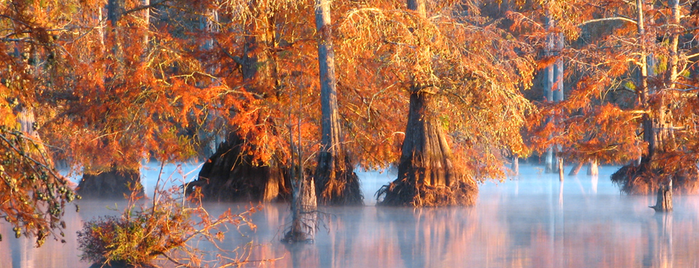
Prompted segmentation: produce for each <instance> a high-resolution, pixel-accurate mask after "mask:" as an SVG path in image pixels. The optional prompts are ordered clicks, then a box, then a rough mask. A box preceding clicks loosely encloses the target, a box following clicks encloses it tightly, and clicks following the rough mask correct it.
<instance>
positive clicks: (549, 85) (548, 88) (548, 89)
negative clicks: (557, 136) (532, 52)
mask: <svg viewBox="0 0 699 268" xmlns="http://www.w3.org/2000/svg"><path fill="white" fill-rule="evenodd" d="M553 27H554V21H553V18H551V17H550V16H547V17H546V29H547V30H548V31H550V30H551V28H553ZM556 39H557V38H556V37H555V35H554V34H553V33H549V34H548V35H547V36H546V46H545V47H544V56H545V57H553V56H555V55H554V49H555V46H556ZM556 67H557V64H552V65H549V66H547V67H546V69H545V70H544V72H545V74H546V76H545V78H544V97H545V98H546V101H550V102H555V101H556V99H555V97H554V86H556V71H557V68H556ZM552 120H553V118H552V117H549V118H547V119H546V121H548V122H550V121H552ZM551 123H552V124H555V123H556V122H551ZM555 149H556V148H555V146H549V148H548V149H547V150H546V163H545V167H544V172H546V173H554V172H556V170H557V165H556V164H554V159H555V158H556V157H555V155H556V153H555V152H554V151H555Z"/></svg>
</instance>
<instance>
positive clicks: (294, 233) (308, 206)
mask: <svg viewBox="0 0 699 268" xmlns="http://www.w3.org/2000/svg"><path fill="white" fill-rule="evenodd" d="M317 204H318V203H317V199H316V190H315V182H314V180H313V177H305V176H304V177H302V178H300V179H298V180H297V185H296V186H295V187H294V190H293V200H292V202H291V213H292V215H291V217H292V223H291V228H290V229H289V230H288V231H287V232H286V233H285V234H284V238H283V239H282V242H284V243H287V244H294V243H312V242H313V241H314V239H315V233H316V230H317V224H318V213H317V210H318V205H317Z"/></svg>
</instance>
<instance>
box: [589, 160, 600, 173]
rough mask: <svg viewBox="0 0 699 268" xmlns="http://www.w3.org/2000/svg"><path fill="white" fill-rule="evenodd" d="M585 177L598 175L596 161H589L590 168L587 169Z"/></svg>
mask: <svg viewBox="0 0 699 268" xmlns="http://www.w3.org/2000/svg"><path fill="white" fill-rule="evenodd" d="M587 175H590V176H597V175H599V164H598V162H597V159H592V160H590V167H589V168H588V169H587Z"/></svg>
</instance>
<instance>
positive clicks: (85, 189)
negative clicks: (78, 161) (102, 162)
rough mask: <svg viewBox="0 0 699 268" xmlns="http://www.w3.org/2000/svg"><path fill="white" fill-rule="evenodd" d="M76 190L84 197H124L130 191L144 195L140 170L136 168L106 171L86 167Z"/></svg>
mask: <svg viewBox="0 0 699 268" xmlns="http://www.w3.org/2000/svg"><path fill="white" fill-rule="evenodd" d="M83 172H84V174H83V177H82V179H80V183H78V187H77V189H76V192H77V193H78V194H79V195H80V196H82V197H83V198H86V199H90V198H92V199H124V198H127V197H128V196H129V195H131V194H132V193H134V191H135V194H136V195H138V196H144V192H143V187H142V185H141V176H140V171H139V170H138V169H137V168H129V169H126V170H118V169H117V168H116V167H112V168H111V169H108V170H107V171H96V170H89V169H86V170H85V171H83Z"/></svg>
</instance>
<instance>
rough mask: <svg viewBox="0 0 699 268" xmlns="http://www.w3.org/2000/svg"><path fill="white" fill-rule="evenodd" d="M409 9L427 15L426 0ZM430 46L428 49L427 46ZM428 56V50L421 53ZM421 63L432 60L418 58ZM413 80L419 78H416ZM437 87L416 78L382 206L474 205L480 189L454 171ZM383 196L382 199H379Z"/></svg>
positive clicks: (410, 3) (413, 1)
mask: <svg viewBox="0 0 699 268" xmlns="http://www.w3.org/2000/svg"><path fill="white" fill-rule="evenodd" d="M408 9H410V10H412V11H416V12H417V14H418V15H419V16H421V17H422V18H426V7H425V0H408ZM425 49H427V48H425ZM420 54H422V55H426V54H427V53H420ZM418 61H419V62H429V60H426V59H418ZM413 79H414V80H415V79H417V78H413ZM437 91H438V89H437V88H434V87H430V86H426V85H423V84H422V83H421V81H413V85H412V86H411V88H410V104H409V105H410V106H409V110H408V125H407V126H406V130H405V139H404V140H403V146H402V151H401V158H400V164H399V165H398V178H397V179H396V180H395V181H393V182H392V183H390V184H389V185H384V186H383V187H381V189H379V191H378V192H377V194H376V196H377V199H378V204H380V205H397V206H405V205H409V206H446V205H472V204H474V202H475V195H476V193H477V191H478V188H477V186H476V184H475V182H473V181H471V180H470V179H467V178H466V179H460V177H458V176H457V174H454V166H453V164H452V159H451V158H452V156H451V149H450V148H449V144H448V143H447V139H446V135H445V134H444V131H443V129H442V126H441V124H440V121H439V119H438V115H437V114H436V112H435V111H434V107H435V105H436V95H435V93H437ZM381 198H383V200H380V199H381Z"/></svg>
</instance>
